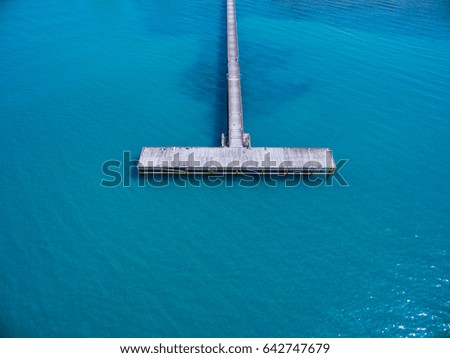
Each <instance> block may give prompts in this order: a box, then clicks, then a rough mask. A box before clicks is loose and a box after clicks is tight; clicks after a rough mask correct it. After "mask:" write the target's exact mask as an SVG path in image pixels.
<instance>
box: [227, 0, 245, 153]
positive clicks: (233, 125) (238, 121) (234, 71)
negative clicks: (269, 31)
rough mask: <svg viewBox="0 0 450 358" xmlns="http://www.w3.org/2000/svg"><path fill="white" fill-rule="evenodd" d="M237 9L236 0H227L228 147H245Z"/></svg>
mask: <svg viewBox="0 0 450 358" xmlns="http://www.w3.org/2000/svg"><path fill="white" fill-rule="evenodd" d="M236 26H237V22H236V8H235V2H234V0H227V48H228V50H227V53H228V146H229V147H232V148H233V147H243V146H244V120H243V115H242V94H241V72H240V68H239V47H238V38H237V28H236Z"/></svg>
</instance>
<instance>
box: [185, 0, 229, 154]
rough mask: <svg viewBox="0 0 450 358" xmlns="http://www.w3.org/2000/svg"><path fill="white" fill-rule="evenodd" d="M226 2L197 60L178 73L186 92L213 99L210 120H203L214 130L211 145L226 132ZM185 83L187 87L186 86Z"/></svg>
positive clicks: (205, 39) (216, 144) (194, 97)
mask: <svg viewBox="0 0 450 358" xmlns="http://www.w3.org/2000/svg"><path fill="white" fill-rule="evenodd" d="M226 8H227V7H226V1H222V2H221V5H220V10H218V14H219V15H218V20H217V24H216V26H215V29H214V31H213V35H211V34H209V33H208V32H207V29H205V31H206V33H207V35H206V36H205V37H204V40H203V44H202V49H201V51H200V53H199V55H198V57H197V60H196V61H195V62H194V63H193V64H192V65H191V66H189V67H188V68H187V70H186V71H185V72H184V74H183V75H182V76H181V80H180V81H181V83H182V87H183V88H184V89H185V90H184V93H185V95H187V96H189V97H191V98H193V99H194V100H195V101H199V102H205V101H206V102H212V103H213V106H212V107H213V109H212V112H211V114H210V116H211V118H212V121H211V122H209V121H208V122H207V123H205V125H208V126H209V127H211V128H212V129H213V133H214V136H213V137H212V138H211V142H210V145H211V146H219V145H220V136H221V133H223V132H226V131H227V118H228V113H227V111H228V105H227V92H228V90H227V89H228V83H227V22H226ZM186 83H187V84H189V86H186Z"/></svg>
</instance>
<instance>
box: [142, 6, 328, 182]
mask: <svg viewBox="0 0 450 358" xmlns="http://www.w3.org/2000/svg"><path fill="white" fill-rule="evenodd" d="M227 55H228V134H227V135H225V134H222V146H221V147H143V148H142V152H141V156H140V158H139V164H138V168H139V173H141V174H150V173H155V174H156V173H157V174H170V173H172V174H173V173H184V174H190V173H201V174H239V173H281V174H314V173H318V174H333V173H334V170H335V168H336V165H335V163H334V160H333V154H332V152H331V150H330V149H329V148H283V147H251V144H250V135H249V134H247V133H244V121H243V115H242V94H241V77H240V69H239V47H238V37H237V27H236V6H235V0H227Z"/></svg>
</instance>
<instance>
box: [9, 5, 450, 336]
mask: <svg viewBox="0 0 450 358" xmlns="http://www.w3.org/2000/svg"><path fill="white" fill-rule="evenodd" d="M336 3H338V5H336ZM237 7H238V27H239V41H240V49H241V54H240V56H241V57H240V60H241V71H242V76H243V78H242V81H243V96H244V100H243V101H244V119H245V127H246V131H248V132H250V133H251V135H252V144H253V145H254V146H314V147H321V146H324V147H330V148H332V149H333V150H334V156H335V159H336V160H340V159H348V160H349V162H348V164H346V165H345V166H344V167H343V168H342V171H341V173H340V174H341V175H342V176H343V177H344V178H345V180H346V181H347V182H348V184H349V185H348V186H340V185H338V184H337V183H336V182H334V185H333V186H325V185H321V186H319V187H315V188H311V187H307V186H305V185H300V186H296V187H285V186H284V185H282V183H283V182H282V181H279V182H277V183H278V186H277V187H270V186H268V185H265V184H264V183H260V184H259V185H257V186H256V187H253V188H245V187H239V186H234V187H228V186H227V185H225V184H223V185H220V186H218V187H215V188H210V187H208V186H205V185H201V186H200V187H193V186H187V187H179V186H177V185H176V183H174V182H171V183H169V185H168V186H166V187H160V188H155V187H152V186H150V185H146V186H145V187H138V186H137V185H136V180H137V179H136V176H132V178H131V184H132V185H131V187H124V186H118V187H115V188H105V187H102V186H101V185H100V183H101V181H102V179H104V178H105V175H104V174H102V171H101V166H102V163H103V162H105V161H107V160H110V159H117V160H121V158H122V153H123V151H130V152H131V153H132V157H133V158H137V157H138V156H139V153H140V149H141V147H142V146H143V145H148V146H160V145H189V146H191V145H218V144H219V141H220V138H219V137H220V133H221V132H222V131H223V130H225V128H226V122H225V121H226V105H225V100H226V87H225V86H226V82H225V79H226V77H225V75H226V63H225V57H224V55H225V33H224V29H225V18H224V15H225V6H224V1H218V0H217V1H144V0H122V1H89V0H80V1H76V2H63V1H56V0H42V1H31V0H21V1H9V0H3V1H0V64H1V65H0V79H1V80H0V125H1V130H0V140H1V144H0V152H1V158H2V163H3V165H2V175H1V176H0V184H1V185H0V188H1V189H0V190H1V203H2V205H1V215H0V237H1V241H0V302H1V304H0V335H1V336H7V337H117V336H125V337H133V336H136V337H143V336H150V337H236V336H242V337H291V336H306V337H338V336H341V337H413V336H416V337H449V336H450V283H449V279H450V221H449V211H450V205H449V197H450V188H449V184H448V180H449V178H450V175H449V174H450V169H449V165H448V159H449V158H450V147H449V145H448V144H449V135H450V2H448V1H446V0H425V1H396V0H392V1H387V0H385V1H375V0H373V1H369V0H346V1H340V2H335V1H331V0H328V1H323V0H321V1H319V0H307V1H287V0H283V1H281V0H279V1H250V0H238V1H237Z"/></svg>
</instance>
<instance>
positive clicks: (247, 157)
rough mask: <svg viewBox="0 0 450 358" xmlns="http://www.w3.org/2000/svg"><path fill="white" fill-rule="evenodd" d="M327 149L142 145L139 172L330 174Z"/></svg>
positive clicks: (332, 168) (328, 151)
mask: <svg viewBox="0 0 450 358" xmlns="http://www.w3.org/2000/svg"><path fill="white" fill-rule="evenodd" d="M335 167H336V165H335V163H334V160H333V154H332V152H331V150H330V149H328V148H277V147H251V148H245V147H240V148H239V147H144V148H142V152H141V156H140V159H139V172H140V173H141V174H145V173H147V174H150V173H158V174H163V173H166V174H169V173H184V174H193V173H201V174H241V173H255V174H258V173H261V174H266V173H280V174H327V175H330V174H333V173H334V168H335Z"/></svg>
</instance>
